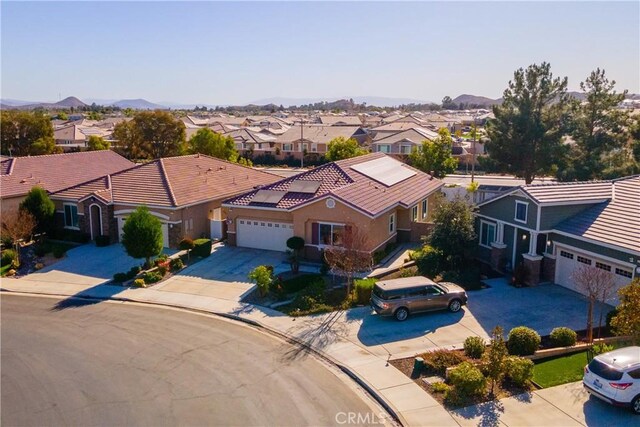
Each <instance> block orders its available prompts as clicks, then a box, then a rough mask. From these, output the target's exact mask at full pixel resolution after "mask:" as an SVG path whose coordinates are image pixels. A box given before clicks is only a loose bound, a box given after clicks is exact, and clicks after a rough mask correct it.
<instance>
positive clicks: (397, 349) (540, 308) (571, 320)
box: [290, 278, 611, 358]
mask: <svg viewBox="0 0 640 427" xmlns="http://www.w3.org/2000/svg"><path fill="white" fill-rule="evenodd" d="M487 283H488V284H489V286H491V287H490V288H488V289H483V290H480V291H471V292H469V293H468V295H469V303H468V305H467V306H465V307H464V308H463V310H461V311H459V312H458V313H450V312H448V311H441V312H433V313H425V314H418V315H414V316H410V317H409V319H407V320H406V321H404V322H398V321H396V320H395V319H394V318H391V317H381V316H378V315H376V314H373V313H372V310H371V309H370V308H369V307H361V308H355V309H351V310H347V311H346V312H342V313H340V314H339V315H335V314H326V315H320V316H312V317H309V318H308V321H309V322H314V323H316V324H317V329H318V331H319V332H318V335H319V336H318V340H319V341H320V340H321V341H322V342H326V343H331V342H333V341H334V340H335V339H337V338H338V337H340V338H346V339H348V340H349V341H351V342H353V343H354V344H357V345H359V346H360V347H362V348H363V349H366V350H367V351H369V352H371V353H373V354H375V355H377V356H381V357H389V356H390V357H392V358H400V357H410V356H413V355H415V354H417V353H420V352H424V351H425V350H429V349H434V348H439V347H449V348H451V347H454V348H460V347H461V346H462V343H463V342H464V340H465V338H467V337H468V336H471V335H478V336H480V337H483V338H489V335H490V334H491V330H492V329H493V328H494V327H495V326H498V325H499V326H502V328H503V329H504V331H505V336H506V334H507V333H508V332H509V330H510V329H511V328H513V327H515V326H522V325H524V326H529V327H531V328H533V329H535V330H536V331H538V333H540V334H541V335H547V334H549V333H550V332H551V330H552V329H553V328H555V327H558V326H567V327H569V328H572V329H574V330H580V329H584V328H585V326H586V320H585V319H586V313H587V302H586V299H585V298H584V297H583V296H581V295H580V294H578V293H575V292H572V291H570V290H568V289H566V288H563V287H560V286H557V285H541V286H538V287H534V288H514V287H512V286H509V285H508V284H507V281H506V280H505V279H501V278H500V279H491V280H488V281H487ZM599 307H600V306H598V307H597V308H596V312H595V314H596V316H598V314H599ZM602 307H603V309H604V313H605V314H606V312H607V311H609V310H610V309H611V307H610V306H607V305H602ZM596 319H597V317H596ZM301 326H302V325H296V326H292V328H291V331H290V332H292V333H295V330H296V329H297V328H298V327H301ZM332 336H333V338H332Z"/></svg>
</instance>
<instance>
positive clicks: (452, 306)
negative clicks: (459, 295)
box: [449, 299, 462, 313]
mask: <svg viewBox="0 0 640 427" xmlns="http://www.w3.org/2000/svg"><path fill="white" fill-rule="evenodd" d="M460 308H462V303H461V302H460V300H459V299H454V300H453V301H451V302H450V303H449V311H450V312H452V313H456V312H458V311H460Z"/></svg>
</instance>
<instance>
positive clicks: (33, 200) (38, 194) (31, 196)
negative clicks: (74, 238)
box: [20, 187, 56, 233]
mask: <svg viewBox="0 0 640 427" xmlns="http://www.w3.org/2000/svg"><path fill="white" fill-rule="evenodd" d="M20 210H24V211H26V212H29V213H30V214H31V215H32V216H33V218H34V219H35V221H36V230H35V231H36V232H38V233H46V232H50V231H51V230H52V228H53V216H54V214H55V211H56V205H55V204H54V203H53V201H51V199H50V198H49V195H48V194H47V192H46V191H45V189H44V188H42V187H33V188H32V189H31V190H30V191H29V193H27V197H25V199H24V200H23V201H22V203H20Z"/></svg>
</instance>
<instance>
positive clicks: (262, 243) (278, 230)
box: [236, 219, 293, 252]
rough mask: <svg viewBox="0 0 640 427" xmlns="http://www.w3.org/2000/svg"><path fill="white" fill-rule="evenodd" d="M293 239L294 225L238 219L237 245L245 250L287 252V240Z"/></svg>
mask: <svg viewBox="0 0 640 427" xmlns="http://www.w3.org/2000/svg"><path fill="white" fill-rule="evenodd" d="M290 237H293V224H291V223H286V222H277V221H265V220H251V219H238V220H237V225H236V245H237V246H240V247H244V248H255V249H266V250H270V251H281V252H284V251H286V250H287V239H289V238H290Z"/></svg>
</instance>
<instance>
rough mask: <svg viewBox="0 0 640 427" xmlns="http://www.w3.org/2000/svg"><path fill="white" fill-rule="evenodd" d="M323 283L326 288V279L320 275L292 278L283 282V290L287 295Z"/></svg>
mask: <svg viewBox="0 0 640 427" xmlns="http://www.w3.org/2000/svg"><path fill="white" fill-rule="evenodd" d="M317 282H319V283H322V286H323V287H324V279H323V278H322V276H321V275H319V274H302V275H300V276H296V277H292V278H291V279H287V280H283V281H282V283H281V286H282V289H283V291H284V292H285V293H287V294H292V293H294V292H298V291H301V290H303V289H305V288H306V287H308V286H311V285H313V284H314V283H317Z"/></svg>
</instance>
